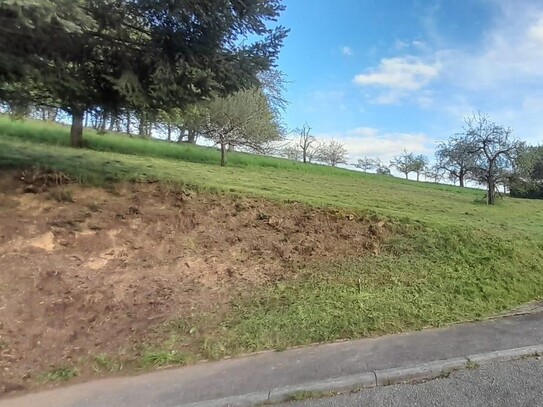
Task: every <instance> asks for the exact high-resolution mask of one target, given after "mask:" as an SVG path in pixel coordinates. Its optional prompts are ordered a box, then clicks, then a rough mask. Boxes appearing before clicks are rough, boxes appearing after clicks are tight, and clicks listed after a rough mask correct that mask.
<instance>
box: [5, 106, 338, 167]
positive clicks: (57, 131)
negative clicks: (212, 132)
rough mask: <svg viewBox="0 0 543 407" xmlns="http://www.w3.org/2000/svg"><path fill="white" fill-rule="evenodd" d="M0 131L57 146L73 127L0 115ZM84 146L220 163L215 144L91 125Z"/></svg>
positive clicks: (249, 158)
mask: <svg viewBox="0 0 543 407" xmlns="http://www.w3.org/2000/svg"><path fill="white" fill-rule="evenodd" d="M0 134H2V135H3V136H4V137H9V138H13V139H18V140H24V141H29V142H34V143H43V144H50V145H55V146H62V147H69V146H70V129H69V127H67V126H63V125H60V124H58V123H48V122H42V121H34V120H26V121H14V120H12V119H10V118H9V117H6V116H1V115H0ZM84 140H85V147H86V148H88V149H90V150H95V151H102V152H115V153H121V154H131V155H137V156H140V157H157V158H170V159H175V160H182V161H188V162H193V163H205V164H214V165H218V164H219V163H220V152H219V151H218V150H217V149H215V148H212V147H203V146H196V145H193V144H189V143H168V142H166V141H159V140H150V139H142V138H139V137H129V136H128V135H123V134H121V135H119V134H115V136H114V137H112V136H111V135H104V134H98V133H97V132H96V131H94V130H92V129H85V136H84ZM228 165H229V166H231V167H247V166H251V167H270V168H284V169H289V170H295V171H301V172H316V173H329V172H331V171H332V172H333V171H334V169H331V168H329V167H326V166H323V165H311V166H307V165H303V164H302V163H299V162H295V161H291V160H285V159H281V158H273V157H266V156H261V155H254V154H247V153H241V152H231V153H228Z"/></svg>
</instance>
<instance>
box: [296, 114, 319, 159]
mask: <svg viewBox="0 0 543 407" xmlns="http://www.w3.org/2000/svg"><path fill="white" fill-rule="evenodd" d="M295 132H296V133H298V135H299V139H298V145H297V148H299V149H300V152H301V156H302V162H303V163H304V164H305V163H310V162H311V161H312V160H313V159H314V158H316V157H317V156H318V155H319V152H320V149H321V144H320V143H319V141H318V140H317V139H316V138H315V137H313V136H312V135H311V127H309V125H308V124H307V123H305V124H304V125H303V126H302V127H301V128H299V129H296V130H295Z"/></svg>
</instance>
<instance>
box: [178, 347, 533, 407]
mask: <svg viewBox="0 0 543 407" xmlns="http://www.w3.org/2000/svg"><path fill="white" fill-rule="evenodd" d="M541 355H543V344H541V345H534V346H527V347H524V348H515V349H507V350H500V351H495V352H487V353H480V354H476V355H470V356H466V357H461V358H453V359H446V360H438V361H435V362H430V363H424V364H421V365H417V366H408V367H400V368H394V369H386V370H379V371H372V372H367V373H361V374H357V375H352V376H344V377H338V378H334V379H329V380H323V381H318V382H309V383H304V384H301V385H295V386H288V387H282V388H279V389H274V390H271V391H269V392H256V393H249V394H244V395H240V396H233V397H226V398H221V399H215V400H208V401H201V402H195V403H190V404H184V405H183V406H185V407H251V406H258V405H267V404H274V403H280V402H284V401H289V400H292V399H293V398H294V397H295V396H296V394H300V393H309V394H314V395H315V396H316V397H317V396H319V395H323V394H341V393H349V392H354V391H358V390H361V389H364V388H371V387H376V386H388V385H393V384H400V383H408V382H417V381H423V380H430V379H435V378H438V377H440V376H443V375H446V374H449V373H451V372H453V371H455V370H460V369H464V368H469V367H470V364H475V365H485V364H490V363H499V362H505V361H509V360H515V359H522V358H524V357H530V356H541ZM178 407H181V405H180V406H178Z"/></svg>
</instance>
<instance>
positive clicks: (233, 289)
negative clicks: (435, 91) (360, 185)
mask: <svg viewBox="0 0 543 407" xmlns="http://www.w3.org/2000/svg"><path fill="white" fill-rule="evenodd" d="M20 178H21V175H20V174H15V173H12V172H10V173H3V174H1V175H0V369H1V375H0V390H1V391H3V392H10V391H16V390H22V389H25V388H28V387H30V386H31V385H33V384H35V382H36V380H35V379H36V377H37V375H38V374H39V373H41V372H45V371H47V370H49V369H51V367H54V366H61V365H63V364H66V363H76V362H77V361H81V360H84V358H86V357H92V356H93V355H98V354H102V353H105V354H113V355H115V354H117V353H119V352H124V353H125V355H126V353H127V352H128V356H129V357H130V356H133V357H134V358H136V357H137V355H136V354H134V355H131V354H130V352H131V349H133V346H132V345H134V344H137V343H141V342H143V341H145V339H146V335H147V333H148V332H149V330H150V329H152V328H153V327H156V326H158V325H160V324H162V323H164V322H165V321H168V320H172V319H176V318H182V317H185V316H189V315H194V314H197V313H200V312H207V311H213V312H221V310H223V309H226V307H228V304H229V301H231V299H232V298H234V297H236V296H239V295H242V294H243V293H244V292H247V291H248V290H250V289H251V288H254V287H258V286H262V285H265V284H268V283H272V282H274V281H278V280H283V279H291V278H295V277H296V270H297V268H298V267H297V266H298V265H300V264H304V263H306V262H311V261H318V260H320V259H328V258H332V257H341V256H345V255H360V254H363V253H378V252H379V243H380V241H381V239H382V235H383V234H384V233H385V230H384V227H383V224H382V223H378V224H370V223H369V222H368V221H366V220H363V219H360V218H358V217H356V216H354V215H350V214H339V213H334V212H331V211H325V210H314V209H309V208H307V207H304V206H302V205H298V204H285V205H278V204H274V203H270V202H265V201H262V200H255V199H247V198H238V199H236V198H234V197H226V196H217V195H208V194H201V195H197V194H194V193H192V194H185V193H184V192H182V191H179V190H174V189H172V188H171V187H169V186H166V185H160V184H130V185H124V186H116V187H112V188H110V189H108V190H104V189H100V188H86V187H82V186H80V185H77V184H67V185H62V186H57V185H56V184H58V183H63V184H64V183H65V182H66V180H65V179H64V178H60V179H59V178H55V177H54V176H51V175H50V174H49V175H48V174H45V175H44V174H41V175H40V174H38V175H34V176H33V178H32V179H31V180H30V181H29V180H28V179H26V183H25V182H23V181H21V179H20Z"/></svg>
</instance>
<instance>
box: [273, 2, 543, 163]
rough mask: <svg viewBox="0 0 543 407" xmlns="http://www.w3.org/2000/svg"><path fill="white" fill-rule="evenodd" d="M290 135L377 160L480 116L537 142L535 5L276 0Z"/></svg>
mask: <svg viewBox="0 0 543 407" xmlns="http://www.w3.org/2000/svg"><path fill="white" fill-rule="evenodd" d="M285 5H286V6H287V10H286V11H285V13H284V14H283V15H282V17H281V19H280V21H279V22H280V23H281V24H282V25H284V26H286V27H288V28H290V29H291V32H290V35H289V37H288V38H287V40H286V42H285V46H284V48H283V50H282V53H281V56H280V59H279V62H278V65H279V68H280V69H281V70H282V71H283V72H284V73H285V74H286V75H287V76H288V79H289V81H291V83H289V85H288V93H287V95H286V96H287V98H288V99H289V101H290V102H291V104H290V105H289V107H288V109H287V112H286V114H285V120H286V122H287V125H288V127H289V128H296V127H299V126H301V125H302V124H303V123H304V122H307V123H308V124H309V125H310V126H311V127H312V129H313V134H314V135H316V136H317V137H320V138H324V139H329V138H335V139H338V140H341V141H342V142H344V143H345V145H346V147H347V148H348V149H349V151H350V156H351V157H350V158H351V160H353V161H354V160H355V159H356V158H357V157H362V156H366V155H367V156H371V157H379V158H381V159H383V160H384V161H388V160H389V159H390V158H392V156H394V155H395V154H397V153H399V152H401V150H402V149H403V148H407V149H409V150H412V151H416V152H419V153H424V154H427V155H430V156H433V150H434V147H435V143H436V142H438V141H440V140H444V139H446V138H448V137H449V136H450V135H452V134H454V133H455V132H458V131H460V130H461V127H462V121H463V117H464V116H465V115H466V114H469V113H470V112H473V111H477V110H481V111H483V112H486V113H489V114H490V115H491V117H492V118H493V119H494V120H495V121H497V122H499V123H500V124H504V125H506V126H511V127H513V128H514V129H515V133H516V136H517V137H519V138H522V139H525V140H529V141H530V142H532V143H534V144H537V143H540V142H541V141H543V1H541V0H454V1H452V0H442V1H439V0H437V1H429V0H428V1H424V0H334V1H332V0H285Z"/></svg>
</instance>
